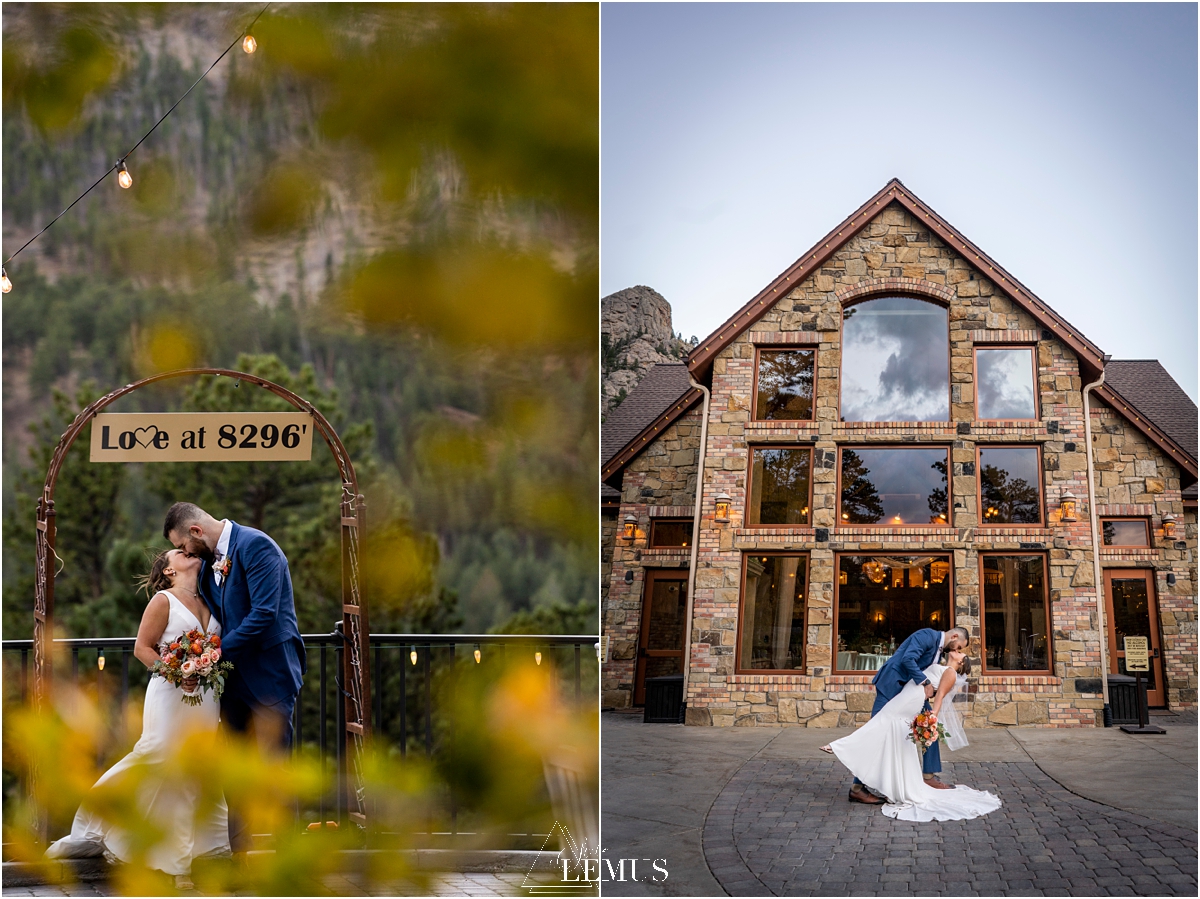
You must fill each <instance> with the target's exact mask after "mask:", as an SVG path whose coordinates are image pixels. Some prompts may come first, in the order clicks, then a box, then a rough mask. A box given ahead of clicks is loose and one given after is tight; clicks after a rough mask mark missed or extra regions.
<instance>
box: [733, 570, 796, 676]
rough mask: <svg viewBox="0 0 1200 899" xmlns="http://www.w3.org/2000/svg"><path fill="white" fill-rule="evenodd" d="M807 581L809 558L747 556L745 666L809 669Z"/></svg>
mask: <svg viewBox="0 0 1200 899" xmlns="http://www.w3.org/2000/svg"><path fill="white" fill-rule="evenodd" d="M807 582H808V559H807V558H805V557H804V556H794V555H792V556H784V555H749V556H746V589H745V591H744V592H743V595H742V618H741V627H742V639H741V646H740V647H739V650H740V652H739V657H738V658H739V661H738V667H739V668H740V669H742V670H747V671H749V670H758V671H761V670H768V671H794V670H796V669H801V670H802V669H803V668H804V637H805V627H804V597H805V595H806V594H807V586H806V585H807Z"/></svg>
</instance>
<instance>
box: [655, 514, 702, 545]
mask: <svg viewBox="0 0 1200 899" xmlns="http://www.w3.org/2000/svg"><path fill="white" fill-rule="evenodd" d="M691 544H692V519H690V518H651V519H650V545H651V546H653V547H660V546H662V547H670V546H691Z"/></svg>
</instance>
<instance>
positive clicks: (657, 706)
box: [642, 674, 683, 724]
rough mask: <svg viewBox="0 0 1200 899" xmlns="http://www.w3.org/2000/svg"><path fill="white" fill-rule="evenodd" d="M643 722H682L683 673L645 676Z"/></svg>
mask: <svg viewBox="0 0 1200 899" xmlns="http://www.w3.org/2000/svg"><path fill="white" fill-rule="evenodd" d="M642 723H644V724H682V723H683V675H682V674H668V675H665V676H663V677H648V678H646V711H645V714H644V715H643V717H642Z"/></svg>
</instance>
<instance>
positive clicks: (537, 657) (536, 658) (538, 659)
mask: <svg viewBox="0 0 1200 899" xmlns="http://www.w3.org/2000/svg"><path fill="white" fill-rule="evenodd" d="M533 660H534V661H535V662H537V663H538V664H539V665H540V664H542V654H541V653H540V652H535V653H534V654H533Z"/></svg>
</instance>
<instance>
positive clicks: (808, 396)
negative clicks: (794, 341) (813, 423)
mask: <svg viewBox="0 0 1200 899" xmlns="http://www.w3.org/2000/svg"><path fill="white" fill-rule="evenodd" d="M815 357H816V350H759V351H758V396H757V399H756V401H755V404H754V417H755V418H756V419H757V420H759V421H781V420H789V419H810V418H812V417H813V412H812V408H813V361H814V359H815Z"/></svg>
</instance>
